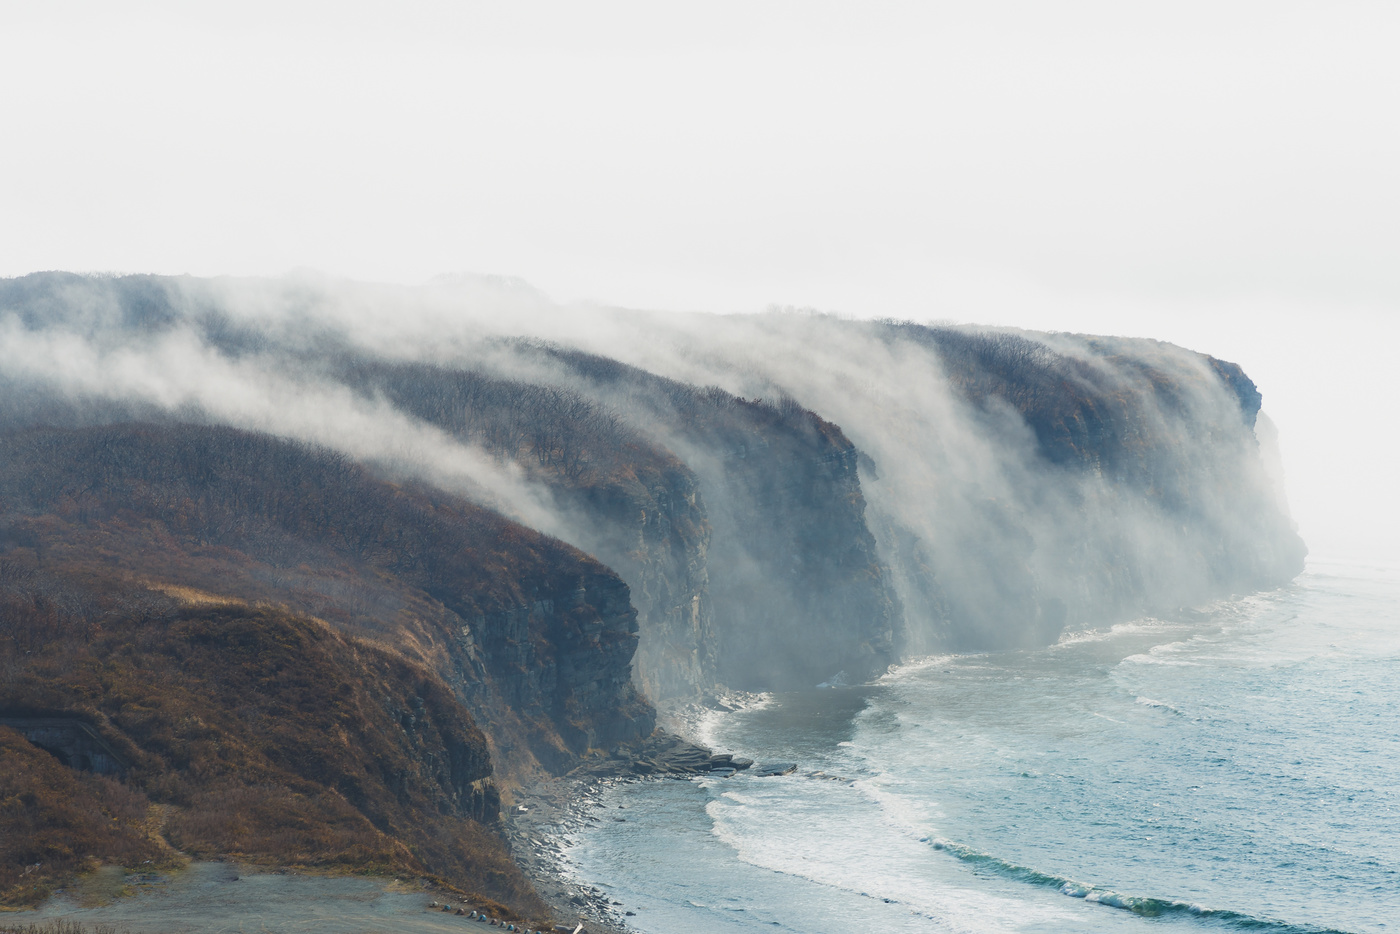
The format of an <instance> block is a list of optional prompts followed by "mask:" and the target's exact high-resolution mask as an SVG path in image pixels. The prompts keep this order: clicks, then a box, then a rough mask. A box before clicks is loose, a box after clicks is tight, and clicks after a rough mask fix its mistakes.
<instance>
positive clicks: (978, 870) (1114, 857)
mask: <svg viewBox="0 0 1400 934" xmlns="http://www.w3.org/2000/svg"><path fill="white" fill-rule="evenodd" d="M699 729H700V730H701V731H702V732H703V733H705V734H706V735H704V736H703V737H701V738H703V739H705V740H707V741H708V742H709V743H711V744H712V745H713V746H715V747H716V748H717V749H723V750H725V751H733V752H735V753H738V754H742V755H747V756H749V757H750V758H753V759H756V760H759V761H760V762H761V761H764V760H790V761H794V762H797V763H798V764H799V770H798V772H797V773H796V774H793V775H787V776H782V777H776V778H759V777H756V776H749V775H744V774H742V773H741V774H739V775H736V776H734V777H732V778H728V779H712V778H708V777H707V778H702V779H697V780H693V781H676V780H665V781H649V782H641V783H633V784H624V785H618V786H616V787H614V788H612V789H610V790H609V791H608V792H607V793H606V794H605V795H604V797H603V801H604V809H605V812H604V813H601V814H600V815H598V816H599V817H601V818H602V819H601V820H599V821H598V822H597V823H596V824H593V825H591V826H592V828H593V829H590V830H587V831H584V832H583V833H581V834H580V835H577V836H575V837H573V838H572V840H571V842H570V844H569V846H568V849H567V856H568V859H569V861H570V863H571V865H572V867H573V871H574V872H576V873H577V874H578V875H579V876H580V877H581V878H583V879H586V880H588V881H589V882H591V883H593V884H594V885H597V886H598V887H599V888H601V889H602V890H603V891H604V892H606V893H607V894H608V897H609V898H610V899H612V900H614V901H617V902H620V903H621V905H620V906H619V908H618V910H619V911H623V910H626V911H631V912H633V913H634V914H633V915H632V916H631V917H628V918H627V921H628V922H629V923H630V924H631V925H632V926H633V927H635V928H636V929H637V930H639V931H643V932H657V934H660V932H667V934H687V932H700V931H705V932H714V931H727V930H735V931H739V930H754V931H758V930H763V931H803V932H813V931H818V932H820V931H848V930H882V931H968V932H992V931H1034V932H1083V931H1112V932H1116V931H1123V932H1137V931H1164V930H1173V931H1183V932H1187V931H1195V930H1205V931H1235V930H1243V931H1278V932H1322V931H1347V932H1380V931H1400V572H1397V570H1396V569H1394V568H1390V567H1380V566H1374V565H1371V566H1368V565H1365V564H1360V563H1349V564H1328V563H1321V562H1312V563H1311V564H1310V565H1309V568H1308V570H1307V571H1306V572H1305V573H1304V574H1303V575H1302V576H1301V577H1300V578H1299V579H1298V580H1297V581H1296V582H1295V583H1294V584H1292V585H1290V586H1289V587H1286V588H1284V589H1281V590H1278V591H1274V592H1270V593H1266V594H1260V595H1254V596H1250V597H1245V598H1241V599H1236V600H1231V601H1224V602H1221V603H1220V604H1218V605H1215V606H1212V607H1207V608H1204V609H1203V611H1202V612H1201V613H1200V615H1199V617H1198V618H1193V619H1192V620H1191V621H1188V622H1182V621H1165V620H1156V619H1142V620H1137V621H1134V622H1130V623H1125V624H1121V625H1117V626H1113V627H1112V628H1109V629H1104V630H1101V631H1088V632H1078V633H1069V634H1066V635H1065V637H1063V638H1062V639H1061V640H1060V642H1059V643H1058V644H1057V645H1055V646H1052V647H1050V648H1046V649H1041V650H1035V651H1025V652H1014V653H1006V654H988V655H959V656H946V657H939V658H927V659H922V660H918V661H916V662H914V663H911V664H908V665H905V666H903V667H901V668H899V669H897V670H895V671H893V672H891V673H890V675H888V676H887V677H885V678H883V679H882V680H881V681H879V682H878V683H876V684H873V685H865V686H859V687H852V688H836V689H827V690H812V691H809V692H804V693H800V694H792V695H778V696H773V697H770V698H767V699H766V702H764V703H762V704H760V705H758V706H756V707H753V708H750V709H745V710H740V711H737V712H734V713H726V714H722V715H721V714H715V715H714V716H713V717H710V718H709V719H707V720H705V721H704V722H703V723H701V724H700V725H699Z"/></svg>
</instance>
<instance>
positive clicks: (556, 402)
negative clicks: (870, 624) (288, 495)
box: [331, 355, 715, 698]
mask: <svg viewBox="0 0 1400 934" xmlns="http://www.w3.org/2000/svg"><path fill="white" fill-rule="evenodd" d="M331 372H332V374H333V375H334V376H335V377H336V378H338V379H344V380H346V381H347V383H349V385H351V386H353V387H355V388H356V390H357V391H360V392H365V393H377V394H381V395H382V396H383V397H384V398H387V399H389V400H391V401H392V402H393V404H394V405H396V406H398V407H399V408H401V409H403V410H404V411H407V412H409V413H411V414H412V415H414V416H415V417H417V418H421V419H423V420H425V421H427V422H428V423H430V424H432V425H435V426H437V427H439V428H442V429H444V430H445V431H448V432H450V433H451V434H452V435H453V436H454V437H455V438H457V439H459V440H461V441H462V442H464V443H467V444H472V445H479V446H480V447H482V448H484V449H486V450H487V451H489V452H491V453H492V454H493V455H495V456H497V457H499V458H501V459H502V460H504V461H509V462H511V463H513V464H515V465H517V466H518V467H520V468H521V469H522V470H523V471H524V472H525V473H526V475H527V476H528V477H529V478H530V479H531V480H532V481H533V482H534V483H537V484H539V485H541V486H543V487H545V488H547V489H548V490H549V491H550V495H551V496H552V498H553V501H554V506H555V509H556V511H557V514H558V521H559V524H560V525H561V527H562V528H563V529H564V530H565V531H566V532H567V534H568V536H569V538H570V540H571V541H573V542H574V543H575V544H577V545H579V546H580V547H581V548H583V549H584V550H585V551H587V552H588V553H590V554H593V555H596V556H598V558H600V559H601V560H602V561H603V562H604V563H606V564H607V565H608V566H609V567H611V568H612V569H613V570H615V571H616V572H617V573H618V574H619V575H620V576H621V577H622V578H623V579H624V580H626V581H627V582H628V584H629V585H630V588H631V596H632V603H633V606H635V607H636V610H637V614H638V621H639V624H638V630H639V642H638V647H637V653H636V656H635V658H634V660H633V673H634V677H635V680H636V682H637V684H638V685H639V686H640V687H641V688H642V689H643V690H644V691H645V692H646V693H647V694H648V696H650V697H653V698H666V697H674V696H678V695H682V694H690V693H694V692H695V691H696V690H698V689H703V688H707V687H709V686H710V685H711V684H712V683H713V682H714V678H715V660H714V651H715V649H714V641H715V640H714V633H713V630H712V625H713V624H712V615H711V609H710V597H709V573H708V566H707V563H706V551H707V549H708V546H709V541H710V525H709V521H708V518H707V516H706V511H705V504H704V501H703V499H702V497H701V494H700V485H699V482H698V481H697V479H696V477H695V474H694V473H693V471H692V470H691V469H690V468H689V467H688V466H686V465H685V464H683V463H681V462H680V461H679V460H678V459H677V458H676V456H675V455H674V454H672V453H671V452H670V451H668V450H666V449H665V448H664V447H663V446H659V445H657V444H655V443H653V442H652V441H649V440H648V439H646V438H645V437H643V436H642V435H640V434H638V433H637V432H636V431H635V430H634V429H633V428H632V427H631V426H630V425H628V424H627V423H626V421H625V420H624V419H623V418H622V417H621V416H620V415H619V414H618V413H617V412H616V411H614V410H612V409H610V408H608V407H606V406H604V405H602V404H600V403H599V402H598V401H597V400H593V399H589V398H587V397H585V396H583V395H581V394H579V393H577V392H574V391H572V390H570V389H568V388H564V387H559V386H551V385H548V384H544V385H541V384H538V383H529V382H523V381H521V380H513V379H504V378H500V377H495V376H492V375H490V374H489V373H484V372H480V371H476V370H464V369H452V368H448V367H443V366H421V365H416V364H388V363H383V362H378V361H374V360H367V359H364V358H358V357H352V356H349V355H347V356H346V357H345V358H344V359H343V360H342V361H340V362H339V363H338V364H337V365H335V366H334V367H332V369H331Z"/></svg>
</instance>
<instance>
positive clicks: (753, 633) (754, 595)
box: [532, 348, 900, 690]
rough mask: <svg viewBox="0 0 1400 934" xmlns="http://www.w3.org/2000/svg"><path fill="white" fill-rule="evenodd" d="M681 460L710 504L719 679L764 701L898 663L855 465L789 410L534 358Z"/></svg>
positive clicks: (891, 611)
mask: <svg viewBox="0 0 1400 934" xmlns="http://www.w3.org/2000/svg"><path fill="white" fill-rule="evenodd" d="M532 350H533V351H534V352H535V353H542V354H543V355H545V356H547V357H548V359H549V360H551V361H552V362H553V363H555V364H556V365H562V366H563V367H565V368H566V369H565V372H566V373H567V374H568V376H567V377H566V378H568V379H570V383H569V385H571V386H573V387H574V388H576V389H577V391H579V392H582V393H584V394H587V395H590V396H592V397H595V398H598V399H599V400H601V401H602V402H603V403H605V404H607V405H609V406H610V407H612V408H613V409H615V410H616V411H619V412H621V413H624V415H625V416H626V417H627V418H628V419H629V421H630V422H631V423H632V424H634V425H636V426H637V430H638V431H641V432H644V433H646V434H647V435H649V436H650V437H652V438H654V439H656V441H657V443H659V444H663V445H665V446H666V447H667V448H668V449H670V450H673V451H675V452H676V453H677V455H678V456H679V457H681V459H682V460H684V461H685V463H686V465H687V466H688V467H689V468H690V469H691V470H692V471H694V474H695V476H696V477H697V478H698V481H699V485H700V487H701V489H702V490H703V491H704V493H705V502H706V504H707V506H708V512H709V519H710V524H711V526H712V527H713V534H712V535H711V537H710V543H709V548H708V550H707V551H706V555H705V556H706V558H707V560H708V564H709V580H710V586H709V595H710V600H711V602H712V605H713V607H714V646H715V649H714V651H715V654H716V661H715V669H714V671H715V674H716V676H717V677H718V679H719V680H720V681H721V682H723V683H724V684H727V685H730V686H733V687H741V688H745V689H754V690H772V689H786V688H795V687H810V686H812V685H814V684H817V683H818V682H821V681H825V680H827V679H829V678H832V677H833V676H835V675H837V674H838V673H841V672H844V673H845V675H846V677H847V678H849V679H851V680H852V681H861V680H865V679H866V678H868V677H871V676H872V675H874V674H877V673H879V672H881V671H883V670H884V669H885V668H886V667H887V666H888V665H890V664H891V663H892V662H894V661H896V656H895V654H894V647H893V637H894V633H895V632H896V631H897V629H898V628H899V625H900V623H899V620H900V608H899V602H898V599H897V598H896V597H895V596H894V592H893V588H892V587H891V585H890V581H889V578H888V572H887V570H886V568H885V567H884V565H883V564H882V562H881V560H880V559H879V556H878V555H877V553H876V547H875V540H874V537H873V536H872V535H871V532H870V530H869V528H868V527H867V524H866V517H865V500H864V497H863V495H862V491H861V482H860V477H859V472H858V469H857V461H858V459H859V455H858V453H857V451H856V450H855V447H854V446H853V445H852V444H851V442H850V441H849V439H847V438H846V436H845V434H844V433H843V432H842V431H841V429H840V428H839V427H838V426H836V425H834V424H832V423H830V422H828V421H826V420H824V419H822V418H821V417H820V416H818V415H816V414H815V413H813V412H810V411H808V410H806V409H804V408H802V407H801V406H800V405H796V404H795V403H792V402H791V401H785V402H782V403H779V404H771V403H765V402H760V401H751V400H747V399H743V398H740V397H737V396H734V395H732V394H730V393H727V392H724V391H722V390H719V389H716V388H713V387H712V388H708V389H704V390H699V389H696V388H695V387H693V386H689V385H686V384H684V383H679V382H676V381H673V380H665V379H661V378H659V377H656V376H654V375H652V374H650V373H646V372H645V371H642V370H638V369H636V368H633V367H627V366H623V365H622V364H619V363H618V362H617V361H614V360H609V359H607V358H603V357H597V356H593V355H589V354H580V353H575V352H570V351H564V350H560V349H557V348H549V349H543V350H542V349H540V348H532Z"/></svg>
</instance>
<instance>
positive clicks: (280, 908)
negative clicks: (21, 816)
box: [4, 863, 572, 934]
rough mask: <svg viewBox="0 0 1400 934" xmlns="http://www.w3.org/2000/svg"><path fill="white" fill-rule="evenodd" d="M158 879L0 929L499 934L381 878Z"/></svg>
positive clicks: (16, 917) (218, 866) (191, 871)
mask: <svg viewBox="0 0 1400 934" xmlns="http://www.w3.org/2000/svg"><path fill="white" fill-rule="evenodd" d="M161 876H162V881H160V882H158V883H156V884H150V885H141V886H140V887H139V890H138V891H137V894H135V895H132V896H130V897H128V898H118V899H115V900H114V901H112V902H110V903H108V904H106V905H101V906H96V907H83V906H81V905H79V904H77V903H76V902H74V901H72V900H70V899H68V898H67V897H65V896H58V897H55V898H53V899H50V900H49V901H48V902H47V903H45V904H44V905H43V906H41V907H40V908H38V909H36V910H33V911H14V912H6V913H5V914H4V923H5V924H6V925H14V926H17V927H18V926H22V925H29V924H34V925H40V924H43V923H44V922H48V921H56V920H59V919H62V920H63V921H68V922H73V923H76V924H81V925H82V926H83V927H84V928H85V929H86V928H90V927H93V926H96V925H99V924H100V925H107V926H112V927H115V928H117V929H118V930H122V929H125V930H128V931H159V932H161V934H249V932H257V931H296V932H297V934H372V932H382V931H398V932H404V934H439V932H448V931H456V932H459V934H460V932H462V931H478V930H479V931H483V932H484V931H499V930H501V928H499V927H492V926H489V925H487V924H484V923H481V922H473V921H468V920H467V919H466V918H464V917H461V916H458V915H455V914H452V913H450V912H444V911H442V910H441V909H430V908H428V904H429V902H431V901H432V898H433V896H432V895H430V894H428V893H426V892H424V890H423V888H422V886H409V885H394V884H392V883H391V882H390V881H389V880H387V879H373V878H365V877H357V876H314V875H301V874H291V873H289V874H286V875H283V874H279V873H260V872H257V871H253V870H249V869H248V868H247V867H234V866H232V865H230V864H228V863H195V864H193V865H191V866H190V867H189V868H188V869H186V870H183V871H180V872H172V873H162V874H161ZM571 930H572V929H571Z"/></svg>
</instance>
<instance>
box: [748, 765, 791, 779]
mask: <svg viewBox="0 0 1400 934" xmlns="http://www.w3.org/2000/svg"><path fill="white" fill-rule="evenodd" d="M796 771H797V763H796V762H769V763H767V764H765V765H756V766H754V767H753V772H751V773H750V774H752V775H759V776H768V775H791V774H792V773H793V772H796Z"/></svg>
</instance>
